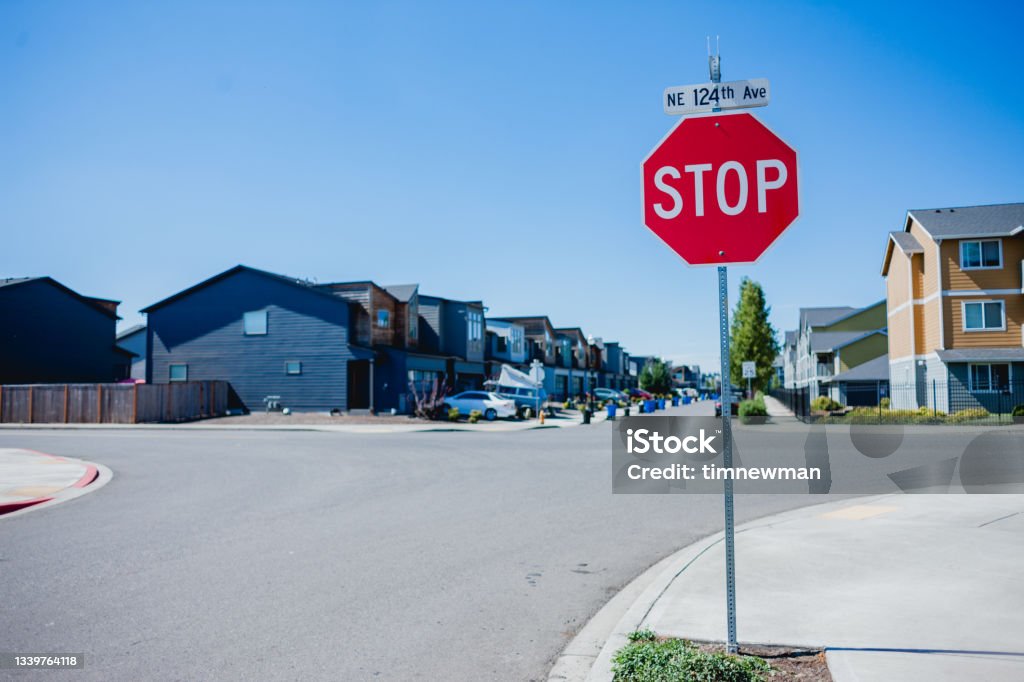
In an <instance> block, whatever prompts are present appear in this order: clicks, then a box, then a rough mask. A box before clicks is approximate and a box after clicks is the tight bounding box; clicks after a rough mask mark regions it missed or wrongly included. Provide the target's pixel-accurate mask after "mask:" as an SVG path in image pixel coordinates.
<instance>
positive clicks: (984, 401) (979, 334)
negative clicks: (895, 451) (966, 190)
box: [882, 203, 1024, 412]
mask: <svg viewBox="0 0 1024 682" xmlns="http://www.w3.org/2000/svg"><path fill="white" fill-rule="evenodd" d="M882 276H883V277H885V282H886V302H887V306H886V307H887V310H888V333H889V378H890V382H891V384H892V404H893V407H900V408H916V407H920V406H928V407H930V408H935V409H938V410H940V411H943V412H950V411H957V410H961V409H965V408H969V407H978V406H981V407H985V408H986V409H988V410H989V411H990V412H1007V411H1009V410H1010V409H1012V408H1013V406H1014V405H1018V404H1021V403H1024V345H1022V343H1024V340H1022V337H1021V326H1022V324H1024V203H1017V204H995V205H990V206H966V207H959V208H930V209H921V210H913V211H908V212H907V216H906V220H905V221H904V226H903V229H902V230H901V231H898V232H891V233H889V238H888V241H887V244H886V249H885V258H884V260H883V263H882Z"/></svg>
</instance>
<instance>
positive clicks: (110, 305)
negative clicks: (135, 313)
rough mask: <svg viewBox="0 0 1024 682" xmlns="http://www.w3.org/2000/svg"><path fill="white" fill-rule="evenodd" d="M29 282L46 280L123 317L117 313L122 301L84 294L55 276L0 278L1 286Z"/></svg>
mask: <svg viewBox="0 0 1024 682" xmlns="http://www.w3.org/2000/svg"><path fill="white" fill-rule="evenodd" d="M29 282H46V283H48V284H51V285H53V286H55V287H57V288H58V289H60V290H61V291H63V292H64V293H66V294H68V295H70V296H73V297H74V298H77V299H78V300H79V301H82V302H83V303H85V304H86V305H88V306H91V307H93V308H95V309H96V310H99V311H100V312H102V313H103V314H105V315H109V316H110V317H112V318H114V319H115V320H120V319H121V318H120V316H118V314H117V306H118V305H120V303H121V302H120V301H114V300H112V299H109V298H96V297H95V296H84V295H82V294H80V293H78V292H77V291H75V290H74V289H70V288H68V287H66V286H64V285H63V284H61V283H60V282H58V281H57V280H55V279H54V278H53V277H48V276H43V277H7V278H4V279H0V287H16V286H19V285H21V284H28V283H29Z"/></svg>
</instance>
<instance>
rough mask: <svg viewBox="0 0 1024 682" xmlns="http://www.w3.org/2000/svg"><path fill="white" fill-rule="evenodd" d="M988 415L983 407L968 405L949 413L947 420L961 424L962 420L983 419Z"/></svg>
mask: <svg viewBox="0 0 1024 682" xmlns="http://www.w3.org/2000/svg"><path fill="white" fill-rule="evenodd" d="M988 416H989V412H988V410H986V409H985V408H984V407H969V408H967V409H965V410H957V411H956V412H954V413H953V414H951V415H949V421H951V422H953V423H954V424H962V423H963V422H969V421H972V420H975V419H985V418H986V417H988Z"/></svg>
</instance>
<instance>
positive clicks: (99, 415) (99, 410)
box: [96, 384, 103, 424]
mask: <svg viewBox="0 0 1024 682" xmlns="http://www.w3.org/2000/svg"><path fill="white" fill-rule="evenodd" d="M102 422H103V384H96V423H97V424H100V423H102Z"/></svg>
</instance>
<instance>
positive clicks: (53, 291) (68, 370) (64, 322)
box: [0, 277, 131, 384]
mask: <svg viewBox="0 0 1024 682" xmlns="http://www.w3.org/2000/svg"><path fill="white" fill-rule="evenodd" d="M117 306H118V301H111V300H107V299H102V298H92V297H89V296H83V295H81V294H79V293H77V292H75V291H72V290H71V289H69V288H68V287H66V286H64V285H63V284H61V283H60V282H58V281H56V280H54V279H53V278H51V277H19V278H9V279H0V384H38V383H71V382H82V383H100V382H108V381H116V380H120V379H124V378H125V377H127V376H128V366H129V364H130V361H131V355H130V354H129V353H127V352H126V351H123V350H121V349H119V348H117V347H116V346H115V344H114V340H115V329H116V327H117V320H118V319H119V318H118V316H117Z"/></svg>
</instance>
